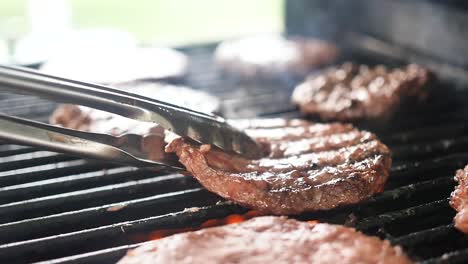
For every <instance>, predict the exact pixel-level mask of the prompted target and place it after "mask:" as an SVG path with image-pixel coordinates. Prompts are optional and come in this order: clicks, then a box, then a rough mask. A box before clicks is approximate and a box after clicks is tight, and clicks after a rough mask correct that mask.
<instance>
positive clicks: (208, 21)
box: [0, 0, 284, 44]
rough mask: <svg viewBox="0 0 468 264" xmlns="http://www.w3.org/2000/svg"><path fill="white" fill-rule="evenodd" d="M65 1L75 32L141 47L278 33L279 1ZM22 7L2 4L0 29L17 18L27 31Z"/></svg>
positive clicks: (19, 1)
mask: <svg viewBox="0 0 468 264" xmlns="http://www.w3.org/2000/svg"><path fill="white" fill-rule="evenodd" d="M63 1H66V0H63ZM68 1H69V3H70V6H71V10H72V14H73V17H72V24H73V26H74V27H75V28H77V29H81V28H93V27H114V28H119V29H122V30H126V31H129V32H131V33H133V34H134V35H135V36H136V37H137V38H138V39H139V40H140V41H141V42H143V43H154V42H158V43H161V42H165V43H170V44H173V43H178V44H180V43H190V42H203V41H209V40H216V39H223V38H229V37H234V36H241V35H249V34H254V33H259V32H281V31H282V30H283V1H284V0H255V1H252V0H235V1H234V0H133V1H131V0H68ZM27 3H28V1H27V0H1V1H0V23H3V21H7V19H6V18H8V17H14V16H16V17H22V19H20V20H22V21H23V23H25V24H26V25H27V23H28V22H27V21H28V20H27V15H26V14H27ZM1 27H2V25H1V24H0V28H1ZM25 30H27V29H25Z"/></svg>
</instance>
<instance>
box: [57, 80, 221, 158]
mask: <svg viewBox="0 0 468 264" xmlns="http://www.w3.org/2000/svg"><path fill="white" fill-rule="evenodd" d="M117 87H119V88H121V89H125V90H128V91H131V92H133V93H136V94H139V95H143V96H148V97H152V98H156V99H158V100H161V101H168V102H171V103H172V104H176V105H181V106H184V107H188V108H193V109H196V110H198V111H202V112H215V111H218V110H219V108H220V102H219V100H218V99H217V98H215V97H213V96H211V95H208V94H206V93H204V92H200V91H195V90H192V89H190V88H187V87H181V86H173V85H166V84H158V83H151V82H134V83H126V84H117ZM50 123H51V124H56V125H60V126H63V127H66V128H72V129H78V130H83V131H91V132H95V133H108V134H113V135H121V134H125V133H132V134H136V135H141V136H142V139H141V144H142V149H143V150H144V151H147V152H148V153H149V154H150V157H152V158H154V159H160V158H162V157H163V156H164V155H166V154H165V152H164V146H165V145H166V143H165V142H164V137H165V135H164V134H165V132H164V129H163V128H162V127H160V126H158V125H155V124H152V123H144V122H138V121H134V120H132V119H128V118H125V117H122V116H119V115H115V114H111V113H109V112H105V111H100V110H96V109H92V108H88V107H83V106H76V105H61V106H59V107H58V108H57V109H56V110H55V111H54V113H53V114H52V116H51V118H50Z"/></svg>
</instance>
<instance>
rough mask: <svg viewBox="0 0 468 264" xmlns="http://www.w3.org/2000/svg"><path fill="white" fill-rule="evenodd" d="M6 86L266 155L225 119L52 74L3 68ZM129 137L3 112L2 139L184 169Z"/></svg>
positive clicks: (0, 83) (0, 75)
mask: <svg viewBox="0 0 468 264" xmlns="http://www.w3.org/2000/svg"><path fill="white" fill-rule="evenodd" d="M0 88H1V89H6V90H10V91H13V92H15V93H21V94H30V95H36V96H39V97H42V98H46V99H49V100H52V101H57V102H61V103H71V104H78V105H83V106H87V107H91V108H96V109H99V110H103V111H108V112H111V113H114V114H118V115H121V116H124V117H127V118H131V119H134V120H138V121H142V122H152V123H157V124H159V125H161V126H162V127H163V128H165V129H167V130H169V131H172V132H174V133H175V134H177V135H179V136H184V137H189V138H191V139H193V140H195V141H197V142H199V143H203V144H212V145H214V146H216V147H218V148H220V149H222V150H225V151H227V152H234V153H237V154H239V155H243V156H246V157H248V158H257V157H259V156H260V155H261V151H260V148H259V147H258V145H257V144H256V143H255V141H253V140H252V139H251V138H250V137H248V136H247V135H246V134H245V133H243V132H241V131H239V130H237V129H235V128H234V127H232V126H231V125H229V124H228V123H227V122H226V121H225V120H224V119H223V118H221V117H219V116H216V115H212V114H206V113H201V112H197V111H193V110H190V109H187V108H184V107H180V106H176V105H172V104H169V103H165V102H162V101H158V100H155V99H152V98H147V97H144V96H140V95H136V94H133V93H129V92H125V91H122V90H118V89H114V88H111V87H108V86H103V85H97V84H90V83H85V82H81V81H75V80H70V79H65V78H61V77H56V76H51V75H47V74H43V73H40V72H38V71H34V70H30V69H26V68H21V67H11V66H3V65H0ZM123 136H125V137H127V138H126V140H119V138H120V139H121V137H122V136H121V137H115V136H111V135H108V134H98V133H90V132H83V131H78V130H73V129H66V128H61V127H56V126H51V125H47V124H43V123H39V122H34V121H31V120H26V119H21V118H17V117H12V116H7V115H2V114H0V138H1V139H5V140H9V141H13V142H15V143H19V144H23V145H29V146H37V147H42V148H45V149H48V150H53V151H57V152H62V153H67V154H73V155H77V156H81V157H85V158H97V159H102V160H106V161H111V162H115V163H122V164H128V165H132V166H137V167H158V166H162V167H170V168H175V169H183V167H182V166H181V165H180V164H179V163H178V162H177V161H175V160H168V159H164V160H153V159H150V158H149V157H148V155H147V154H146V153H144V152H142V151H141V150H140V149H139V147H136V146H135V144H136V143H135V140H132V139H133V138H134V135H123Z"/></svg>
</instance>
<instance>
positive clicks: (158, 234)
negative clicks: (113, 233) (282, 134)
mask: <svg viewBox="0 0 468 264" xmlns="http://www.w3.org/2000/svg"><path fill="white" fill-rule="evenodd" d="M262 215H264V214H262V213H260V212H258V211H254V210H251V211H248V212H247V213H245V214H232V215H229V216H226V217H225V218H221V219H210V220H207V221H205V222H203V223H202V224H201V225H200V226H198V227H186V228H172V229H161V230H156V231H153V232H151V233H149V234H138V235H134V236H132V240H133V241H134V242H143V241H147V240H156V239H160V238H163V237H167V236H170V235H173V234H178V233H183V232H189V231H196V230H200V229H202V228H208V227H214V226H221V225H229V224H236V223H241V222H244V221H246V220H249V219H251V218H253V217H256V216H262ZM307 222H308V223H310V224H317V223H318V222H319V221H316V220H309V221H307Z"/></svg>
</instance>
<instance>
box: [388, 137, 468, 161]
mask: <svg viewBox="0 0 468 264" xmlns="http://www.w3.org/2000/svg"><path fill="white" fill-rule="evenodd" d="M428 133H430V131H428ZM467 149H468V137H467V136H463V137H458V138H450V139H442V140H437V141H432V142H431V143H419V144H406V145H404V146H398V147H395V146H393V147H391V150H392V154H393V155H392V156H393V159H394V160H409V159H415V158H418V159H421V158H426V157H431V156H432V157H433V156H440V155H444V154H445V155H446V154H450V153H456V152H460V151H461V152H463V151H466V150H467Z"/></svg>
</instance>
